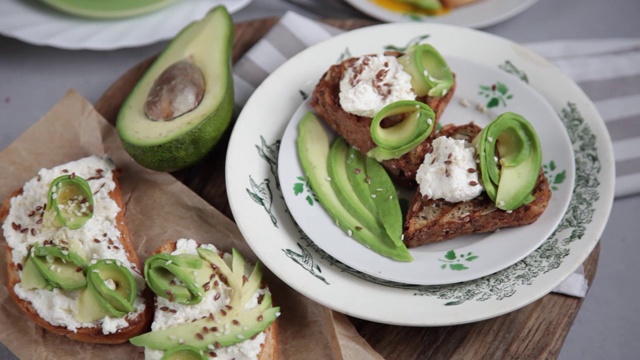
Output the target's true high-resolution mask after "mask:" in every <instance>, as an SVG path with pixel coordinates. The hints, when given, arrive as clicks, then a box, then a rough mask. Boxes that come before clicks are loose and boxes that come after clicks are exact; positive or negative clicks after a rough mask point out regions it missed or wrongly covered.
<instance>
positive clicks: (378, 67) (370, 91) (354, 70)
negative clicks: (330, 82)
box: [340, 54, 416, 118]
mask: <svg viewBox="0 0 640 360" xmlns="http://www.w3.org/2000/svg"><path fill="white" fill-rule="evenodd" d="M415 98H416V94H415V93H414V92H413V89H412V87H411V75H409V73H407V72H406V71H404V69H403V67H402V65H401V64H400V63H398V60H397V59H396V57H394V56H385V55H383V54H378V55H364V56H361V57H360V58H358V59H357V60H356V61H355V63H354V64H353V66H350V67H349V68H347V70H346V71H345V72H344V75H343V77H342V79H341V80H340V105H341V106H342V108H343V109H344V111H346V112H349V113H352V114H355V115H359V116H366V117H371V118H372V117H374V116H375V115H376V113H378V111H380V109H382V108H383V107H385V106H386V105H388V104H390V103H392V102H396V101H399V100H415Z"/></svg>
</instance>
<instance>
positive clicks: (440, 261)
mask: <svg viewBox="0 0 640 360" xmlns="http://www.w3.org/2000/svg"><path fill="white" fill-rule="evenodd" d="M339 55H340V54H339V53H336V54H334V58H337V57H338V56H339ZM446 59H447V62H448V63H449V66H450V67H451V69H453V70H454V71H455V72H456V79H457V87H456V91H455V94H454V97H453V99H452V100H451V102H450V103H449V106H448V107H447V110H446V111H445V112H444V115H443V116H442V118H441V119H440V124H443V125H444V124H450V123H454V124H460V125H461V124H466V123H469V122H470V121H473V122H475V123H476V124H478V125H479V126H481V127H484V126H486V125H487V124H488V123H489V121H491V120H492V119H494V118H495V117H496V116H497V115H499V114H501V113H503V112H506V111H512V112H516V113H519V114H521V115H523V116H524V117H525V118H527V119H529V121H530V122H531V123H532V124H533V126H534V128H535V129H536V132H537V133H538V136H539V138H540V143H541V145H542V150H543V159H542V160H543V164H549V163H551V161H553V163H554V164H555V167H556V169H559V170H558V172H562V173H563V174H564V175H563V178H564V180H563V182H562V186H556V188H557V190H556V191H553V196H552V200H551V201H550V203H549V206H548V208H547V211H545V212H544V213H543V215H542V216H541V217H540V218H539V219H538V220H537V221H536V222H535V223H534V224H531V225H529V226H524V227H518V228H512V229H503V230H501V231H499V232H494V233H491V234H476V235H472V236H463V237H458V238H456V239H453V240H451V241H445V242H440V243H435V244H430V245H424V246H420V247H417V248H413V249H410V250H409V252H410V253H411V255H412V256H413V258H414V260H413V261H412V262H400V261H394V260H392V259H389V258H387V257H384V256H382V255H379V254H377V253H375V252H373V251H371V250H369V249H367V248H365V247H364V246H363V245H361V244H360V243H359V242H357V241H355V240H353V239H352V238H351V237H349V236H348V235H347V234H345V233H344V232H343V231H341V230H340V229H339V228H338V227H337V226H335V224H334V221H333V220H332V219H331V217H330V216H329V215H328V214H327V213H326V212H325V210H324V209H323V208H322V207H321V206H320V205H319V204H318V203H317V202H316V201H314V200H313V196H312V195H311V193H310V192H309V191H307V190H306V188H307V184H306V183H305V181H303V180H300V179H301V178H304V171H303V170H302V167H301V165H300V162H299V159H298V154H297V150H296V138H297V136H298V130H297V126H298V123H299V121H300V119H301V118H302V116H303V115H304V114H305V113H306V112H307V111H309V110H310V109H311V108H310V107H309V106H308V105H307V104H306V103H305V104H304V105H303V106H301V107H300V108H299V109H298V111H296V113H295V114H294V115H293V118H292V120H291V122H290V123H289V125H288V126H287V129H286V130H285V132H284V135H283V137H282V143H281V144H280V156H279V158H278V175H279V178H280V184H281V186H282V189H283V191H282V194H283V196H284V199H285V202H286V204H287V207H288V208H289V210H290V211H291V214H292V215H293V217H294V219H295V221H296V222H297V223H298V225H299V226H300V228H301V229H302V230H303V231H304V232H305V234H307V235H308V236H309V237H310V238H311V240H313V242H314V243H315V244H316V245H318V246H319V247H320V248H321V249H322V250H324V251H326V252H327V253H328V254H329V255H331V256H332V257H334V258H335V259H337V260H338V261H340V262H342V263H344V264H345V265H348V266H350V267H352V268H354V269H355V270H358V271H361V272H363V273H365V274H367V275H371V276H375V277H377V278H380V279H383V280H389V281H395V282H400V283H405V284H415V285H441V284H451V283H457V282H462V281H468V280H473V279H477V278H480V277H483V276H486V275H489V274H492V273H494V272H496V271H499V270H502V269H504V268H506V267H508V266H510V265H513V264H515V263H516V262H518V261H520V260H521V259H522V258H524V257H525V256H527V255H529V254H530V253H531V252H532V251H534V250H535V249H536V248H537V247H538V246H539V245H540V244H541V243H542V242H543V241H544V240H546V239H547V238H548V237H549V235H551V233H552V232H553V230H555V228H556V227H557V225H558V223H559V222H560V220H562V216H563V215H564V212H565V210H566V209H567V206H568V205H569V201H570V200H571V191H572V190H573V181H574V170H575V169H574V161H573V151H572V149H571V141H570V140H569V137H568V136H567V132H566V130H565V129H564V126H563V124H562V122H561V121H560V119H559V118H558V116H557V115H556V113H555V111H554V110H553V108H551V106H550V105H549V104H548V103H547V101H546V100H545V99H544V98H543V97H541V96H540V95H539V94H538V93H537V92H535V90H533V89H532V88H531V87H530V86H528V85H527V84H526V83H524V82H522V81H521V80H520V79H518V78H516V77H514V76H511V75H510V74H508V73H506V72H504V71H501V70H500V69H498V68H493V67H491V68H490V67H487V66H485V65H482V64H477V63H475V62H473V60H471V61H469V60H467V59H464V58H457V57H447V58H446ZM330 65H331V63H328V64H327V66H326V67H327V68H328V67H329V66H330ZM495 84H500V89H501V90H502V91H503V92H504V94H503V93H501V92H500V91H498V87H497V85H495ZM492 85H493V86H496V88H495V90H492V89H491V87H492ZM463 99H464V100H463ZM461 102H464V103H465V104H467V103H468V105H467V106H466V107H465V106H463V105H461ZM487 105H491V107H487ZM476 106H482V109H485V108H486V109H487V111H484V112H482V111H479V110H477V108H476ZM560 169H561V170H560ZM294 189H296V191H294ZM404 195H405V200H406V201H407V202H408V201H409V200H410V199H411V196H412V195H413V192H408V191H407V194H404ZM496 249H500V251H496Z"/></svg>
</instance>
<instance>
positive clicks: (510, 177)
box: [297, 44, 551, 261]
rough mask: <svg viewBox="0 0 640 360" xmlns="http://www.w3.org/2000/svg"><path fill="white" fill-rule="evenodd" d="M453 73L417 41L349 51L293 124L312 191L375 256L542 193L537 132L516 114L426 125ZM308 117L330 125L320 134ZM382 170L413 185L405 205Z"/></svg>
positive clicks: (462, 230) (537, 201) (535, 211)
mask: <svg viewBox="0 0 640 360" xmlns="http://www.w3.org/2000/svg"><path fill="white" fill-rule="evenodd" d="M455 85H456V78H455V76H454V75H453V73H452V71H451V69H449V66H448V65H447V62H446V61H445V59H444V58H443V56H442V55H440V54H439V53H438V51H437V50H436V49H434V48H433V47H432V46H430V45H428V44H416V45H413V46H411V47H410V48H409V49H408V51H407V53H406V54H401V53H385V54H379V55H364V56H361V57H358V58H350V59H347V60H345V61H344V62H342V63H340V64H337V65H333V66H331V67H330V68H329V70H328V71H327V72H326V73H325V74H324V75H323V76H322V77H321V79H320V80H319V82H318V84H317V85H316V87H315V89H314V91H313V97H312V99H311V107H312V108H313V112H309V113H308V114H307V115H305V117H303V119H302V120H301V122H300V124H299V126H298V130H299V135H298V139H297V146H298V155H299V158H300V161H301V164H302V167H303V170H304V171H305V175H306V176H307V178H308V180H309V183H310V184H311V187H312V188H313V190H314V192H315V193H316V194H317V195H318V198H319V202H320V203H321V204H322V205H323V207H324V208H325V209H326V210H327V211H328V212H329V214H330V215H331V216H332V218H334V220H335V222H336V224H337V225H338V226H339V227H341V228H342V229H343V230H344V231H345V232H346V233H347V234H348V235H349V236H351V237H353V238H354V239H356V240H358V241H359V242H361V243H363V244H364V245H365V246H367V247H368V248H370V249H372V250H373V251H376V252H378V253H380V254H382V255H384V256H387V257H390V258H393V259H395V260H399V261H411V260H412V257H411V255H410V254H409V252H408V251H407V248H410V247H416V246H419V245H423V244H427V243H432V242H437V241H442V240H447V239H452V238H454V237H458V236H461V235H468V234H472V233H478V232H489V231H495V230H497V229H500V228H504V227H513V226H522V225H526V224H530V223H532V222H534V221H536V220H537V219H538V218H539V216H540V215H541V214H542V213H543V212H544V210H545V209H546V207H547V205H548V203H549V199H550V197H551V191H550V189H549V184H548V182H547V179H546V177H545V176H544V175H543V173H542V169H541V159H542V157H541V149H540V142H539V139H538V136H537V134H536V131H535V129H534V128H533V126H532V125H531V124H530V123H529V121H527V120H526V119H525V118H524V117H522V116H520V115H518V114H515V113H512V112H507V113H504V114H501V115H500V116H498V117H496V118H495V119H494V120H493V121H491V122H490V123H489V124H488V125H487V126H486V127H485V128H484V129H482V128H480V127H479V126H477V125H475V124H474V123H469V124H467V125H453V124H448V125H444V126H443V127H442V128H441V129H440V130H437V129H438V126H437V125H438V122H439V121H440V117H441V114H442V113H443V112H444V111H445V108H446V106H447V104H448V103H449V101H450V100H451V97H452V95H453V92H454V89H455ZM320 122H324V123H325V124H327V125H328V126H329V127H330V128H331V129H333V130H334V131H335V132H336V133H337V135H338V136H337V138H336V139H335V140H334V141H333V143H332V144H331V145H326V144H324V142H327V141H329V140H328V139H329V137H328V136H324V135H322V133H324V130H323V127H322V126H320V125H319V123H320ZM377 164H381V165H382V167H384V169H385V170H386V172H385V171H383V172H380V171H379V170H378V169H377V168H378V167H379V166H376V165H377ZM387 178H390V179H391V180H393V181H394V183H395V184H396V185H399V186H402V187H405V188H408V189H410V190H413V191H415V195H414V196H413V199H412V200H411V202H410V204H409V208H408V211H407V212H406V213H405V214H403V213H401V211H402V210H401V208H400V205H399V203H398V202H399V200H398V196H397V194H396V188H395V187H394V184H393V183H391V182H390V181H389V180H388V179H387ZM403 219H404V220H403Z"/></svg>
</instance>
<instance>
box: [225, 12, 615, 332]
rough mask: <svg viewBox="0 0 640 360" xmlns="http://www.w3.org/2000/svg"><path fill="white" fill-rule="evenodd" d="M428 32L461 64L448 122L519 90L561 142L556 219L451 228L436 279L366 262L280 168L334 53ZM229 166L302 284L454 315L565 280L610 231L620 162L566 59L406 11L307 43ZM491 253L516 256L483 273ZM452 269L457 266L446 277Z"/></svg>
mask: <svg viewBox="0 0 640 360" xmlns="http://www.w3.org/2000/svg"><path fill="white" fill-rule="evenodd" d="M415 41H428V42H429V43H430V44H432V45H433V46H435V47H436V48H438V49H439V50H440V52H441V53H442V54H443V56H444V57H445V58H447V59H448V60H449V59H451V67H452V69H453V70H454V72H456V73H457V74H458V73H459V74H460V77H459V78H458V84H459V86H460V88H459V89H458V90H456V94H455V95H456V96H457V97H456V98H455V99H454V100H452V102H451V103H450V105H449V107H448V108H447V110H446V112H445V115H444V116H443V118H442V119H441V121H442V123H443V124H444V123H448V122H458V123H467V122H469V121H471V120H473V121H477V122H479V123H481V124H482V123H485V124H486V122H487V121H489V119H490V118H491V116H493V115H494V114H497V113H500V112H502V111H503V110H504V109H507V108H509V106H512V107H511V108H510V109H512V110H514V111H515V108H514V107H516V104H518V106H517V108H518V111H520V112H526V113H527V114H524V115H527V116H530V117H531V118H530V119H529V120H530V121H531V122H532V123H533V124H534V126H535V127H536V130H537V131H538V133H539V135H540V137H541V139H542V138H545V139H547V138H550V139H556V140H553V141H557V142H558V143H557V144H553V143H549V142H548V141H549V140H543V141H546V143H544V144H543V170H544V172H545V175H546V176H547V179H548V180H549V183H550V185H551V188H552V191H553V195H552V200H551V201H552V203H551V204H550V206H549V208H548V209H547V211H545V214H543V216H551V215H554V217H555V219H554V220H552V221H550V222H548V224H552V226H551V227H550V228H549V229H546V230H544V231H540V230H539V229H535V228H534V227H532V226H535V224H533V225H529V231H527V230H526V229H527V227H523V228H522V229H525V230H516V231H522V232H518V234H517V235H515V234H514V236H507V235H505V238H504V239H503V240H501V245H498V246H491V247H489V246H479V247H477V248H473V244H474V242H475V243H481V242H482V241H483V240H484V238H480V239H469V240H468V242H467V240H464V239H460V240H451V241H446V242H442V243H441V244H438V247H437V249H436V248H434V249H432V250H433V252H434V253H437V256H435V257H434V258H433V261H429V262H425V263H424V265H425V266H432V268H431V269H429V271H430V272H431V273H432V274H433V276H432V279H436V280H433V282H430V283H427V284H424V283H422V284H416V283H415V282H414V281H407V280H406V279H403V278H392V279H389V278H384V277H381V276H380V274H376V273H371V272H370V271H366V272H365V271H363V269H358V268H356V267H354V266H353V263H347V261H342V260H344V259H342V260H341V259H338V258H337V257H336V256H335V253H334V254H332V253H330V252H329V251H326V250H325V249H324V248H323V247H322V246H319V244H318V243H316V239H315V238H314V236H315V235H314V234H313V233H311V231H308V232H309V233H307V232H305V228H304V227H302V226H301V225H300V224H299V223H298V222H297V221H296V219H297V220H300V219H299V218H300V215H299V214H298V210H294V209H293V207H292V206H290V204H289V202H290V201H285V200H286V198H287V197H291V196H293V197H295V198H297V199H299V200H300V201H301V202H302V203H304V202H306V203H307V204H308V203H309V202H313V201H315V199H314V197H313V192H312V191H311V189H309V188H308V187H307V184H306V181H305V179H304V176H300V177H299V178H298V177H297V176H292V177H291V178H287V179H285V178H283V177H281V176H279V175H281V173H282V170H279V167H280V166H285V165H284V163H280V161H283V160H282V158H283V157H284V156H287V155H288V156H290V160H288V161H294V160H292V159H294V158H295V153H294V151H293V150H291V144H290V140H287V139H286V137H285V130H286V128H287V126H288V125H289V123H290V120H291V119H292V118H293V117H294V114H296V111H299V107H300V105H301V104H302V103H303V101H304V98H305V96H308V94H310V93H311V91H312V89H313V87H314V86H315V84H316V83H317V81H318V79H319V78H320V76H322V74H323V73H324V71H326V69H327V68H328V66H330V65H331V64H333V63H336V62H338V61H339V60H340V59H343V58H345V57H347V56H357V55H360V54H367V53H378V52H381V51H383V50H385V49H391V48H395V49H403V48H406V47H407V46H408V45H410V44H412V43H413V42H415ZM488 49H490V50H488ZM456 67H458V68H457V69H456ZM479 73H481V74H479ZM465 78H466V79H469V81H465V80H464V79H465ZM463 84H464V85H463ZM525 93H528V95H526V96H525V95H523V94H525ZM529 96H530V97H529ZM536 97H539V99H537V100H540V101H541V102H539V103H538V102H536ZM518 98H522V99H527V98H528V100H527V101H526V102H527V103H528V104H529V105H532V106H533V107H532V108H528V107H527V106H528V105H521V104H520V103H518V102H517V99H518ZM528 114H531V115H528ZM536 114H544V115H543V116H542V118H543V119H544V120H533V119H534V118H536ZM298 115H299V114H298ZM471 116H472V118H469V117H471ZM538 121H542V123H538ZM298 175H301V174H298ZM226 179H227V191H228V197H229V201H230V205H231V209H232V211H233V214H234V218H235V221H236V223H237V224H238V227H239V229H240V231H241V232H242V234H243V236H244V237H245V239H246V240H247V242H248V244H249V245H250V246H251V248H252V249H253V250H254V252H255V253H256V255H257V256H258V257H259V258H260V260H261V261H262V262H263V263H264V264H265V265H266V266H267V267H269V269H270V270H271V271H272V272H273V273H274V274H275V275H277V276H278V277H279V278H281V279H282V280H283V281H284V282H286V283H287V284H289V285H290V286H291V287H293V288H294V289H296V290H297V291H299V292H300V293H302V294H303V295H305V296H307V297H309V298H311V299H313V300H315V301H317V302H319V303H321V304H323V305H325V306H327V307H329V308H332V309H334V310H337V311H340V312H342V313H345V314H348V315H351V316H355V317H358V318H363V319H367V320H371V321H376V322H381V323H388V324H397V325H415V326H440V325H452V324H461V323H468V322H473V321H479V320H483V319H487V318H491V317H495V316H498V315H501V314H504V313H507V312H510V311H513V310H516V309H519V308H521V307H523V306H525V305H527V304H529V303H531V302H533V301H535V300H536V299H538V298H540V297H542V296H544V295H545V294H547V293H549V292H551V291H552V290H553V289H554V288H555V287H556V286H557V285H558V284H559V283H560V282H562V281H563V280H564V279H565V278H566V277H567V276H569V275H570V274H571V273H572V272H573V271H575V270H576V269H577V268H578V266H579V265H580V264H581V263H582V262H584V260H585V259H586V258H587V256H588V255H589V254H590V253H591V251H592V250H593V248H594V247H595V245H596V244H597V242H598V240H599V237H600V235H601V233H602V231H603V229H604V226H605V224H606V222H607V219H608V216H609V212H610V210H611V205H612V202H613V186H614V169H613V151H612V146H611V142H610V139H609V136H608V133H607V130H606V128H605V126H604V123H603V121H602V119H601V117H600V116H599V114H598V113H597V110H596V109H595V107H594V106H593V104H592V103H591V102H590V101H589V99H588V98H587V97H586V95H585V94H584V93H583V92H582V91H581V90H580V89H579V88H578V87H577V86H576V85H575V83H573V82H572V81H571V80H569V79H568V78H567V77H566V76H564V75H563V74H562V73H561V72H560V71H559V70H558V69H557V68H556V67H554V66H553V65H551V64H550V63H548V62H547V61H546V60H544V59H543V58H541V57H539V56H537V55H536V54H534V53H532V52H531V51H529V50H527V49H526V48H524V47H521V46H519V45H517V44H515V43H512V42H510V41H508V40H505V39H502V38H499V37H496V36H493V35H490V34H485V33H482V32H478V31H475V30H472V29H468V28H460V27H454V26H450V25H440V24H420V23H406V24H383V25H376V26H372V27H367V28H363V29H359V30H355V31H350V32H347V33H344V34H342V35H339V36H336V37H334V38H332V39H330V40H328V41H326V42H323V43H321V44H318V45H315V46H313V47H311V48H308V49H306V50H304V51H302V52H301V53H299V54H298V55H296V56H294V57H293V58H291V59H290V60H289V61H287V62H286V63H285V64H284V65H283V66H281V67H280V68H278V69H277V70H276V71H274V72H273V73H272V74H271V75H270V76H269V77H268V78H267V79H266V80H265V81H264V82H263V83H262V84H261V85H260V86H259V87H258V89H256V91H255V92H254V94H253V95H252V97H251V98H250V99H249V101H248V102H247V103H246V105H245V107H244V109H243V110H242V112H241V113H240V115H239V118H238V120H237V122H236V125H235V127H234V130H233V133H232V135H231V139H230V143H229V148H228V153H227V161H226ZM291 194H293V195H291ZM306 206H308V205H306ZM548 211H549V214H547V212H548ZM305 216H307V214H306V213H305ZM314 217H315V218H317V216H316V215H308V218H314ZM541 219H542V217H541ZM299 222H300V223H302V221H299ZM307 230H308V229H307ZM509 231H511V229H509V230H504V231H501V232H500V233H504V234H508V233H509ZM531 233H533V235H532V234H531ZM535 235H540V236H539V239H538V240H539V242H538V243H537V244H536V245H527V246H531V247H532V248H531V249H530V250H527V251H525V252H526V254H525V255H523V256H522V257H521V258H519V259H515V257H513V256H512V255H509V256H507V257H511V260H509V261H505V260H503V259H501V255H504V254H505V250H504V249H503V248H504V247H505V246H512V245H514V244H516V245H517V244H518V243H517V241H518V240H520V238H521V237H523V236H533V237H535ZM491 236H493V234H492V235H491ZM540 237H541V238H540ZM347 240H349V241H351V242H355V241H353V240H352V239H347ZM356 245H359V244H356ZM514 246H515V245H514ZM515 247H516V248H517V246H515ZM359 253H361V252H359ZM485 258H487V259H493V260H494V261H496V262H501V263H502V265H500V266H498V267H499V269H497V270H496V267H495V266H494V269H493V270H492V271H489V272H487V273H486V274H481V272H476V275H475V276H472V275H471V274H473V273H474V271H476V270H474V266H476V264H481V262H482V260H483V259H485ZM507 263H508V264H507ZM505 264H506V265H505ZM478 266H479V265H478ZM467 274H469V275H467ZM478 274H480V275H478ZM459 276H462V280H460V279H461V278H459ZM478 276H480V277H478ZM440 277H448V280H446V281H444V282H440V283H438V282H439V281H440V280H437V279H438V278H440ZM464 277H467V278H464Z"/></svg>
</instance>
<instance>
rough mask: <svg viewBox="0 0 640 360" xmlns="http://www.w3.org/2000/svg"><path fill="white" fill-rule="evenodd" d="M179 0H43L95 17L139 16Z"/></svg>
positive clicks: (80, 14)
mask: <svg viewBox="0 0 640 360" xmlns="http://www.w3.org/2000/svg"><path fill="white" fill-rule="evenodd" d="M176 1H177V0H136V1H131V0H109V1H105V0H42V2H43V3H45V4H47V5H49V6H51V7H52V8H54V9H57V10H59V11H62V12H64V13H67V14H70V15H75V16H80V17H86V18H95V19H117V18H125V17H130V16H138V15H142V14H146V13H149V12H152V11H156V10H159V9H162V8H164V7H166V6H168V5H170V4H172V3H174V2H176Z"/></svg>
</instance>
